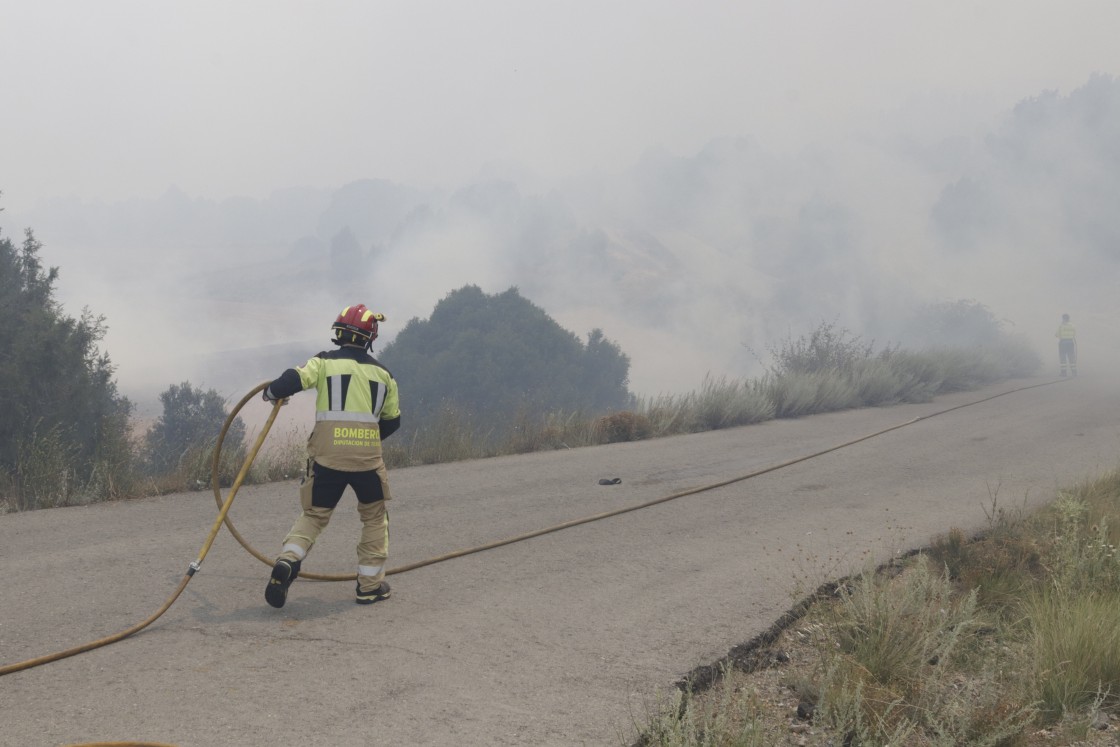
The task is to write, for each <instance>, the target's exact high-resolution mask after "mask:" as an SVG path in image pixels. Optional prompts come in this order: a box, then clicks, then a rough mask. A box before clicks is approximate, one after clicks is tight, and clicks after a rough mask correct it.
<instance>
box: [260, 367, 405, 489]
mask: <svg viewBox="0 0 1120 747" xmlns="http://www.w3.org/2000/svg"><path fill="white" fill-rule="evenodd" d="M312 387H314V388H315V391H316V394H315V427H314V428H313V429H312V431H311V437H310V438H309V439H308V441H307V454H308V456H310V457H311V458H312V459H314V460H315V461H316V462H317V463H318V464H321V465H323V466H324V467H330V468H331V469H338V470H343V471H346V472H359V471H364V470H370V469H376V468H377V467H378V466H380V464H381V439H382V438H387V437H388V436H389V435H390V434H392V433H393V432H394V431H396V430H397V428H399V427H400V417H401V412H400V404H399V401H398V394H397V382H396V380H395V379H394V378H393V375H392V374H391V373H389V371H388V369H386V368H385V367H384V366H382V365H381V364H380V363H378V362H377V361H376V360H375V359H374V358H373V356H371V355H370V354H369V353H367V352H366V351H365V350H364V349H362V348H359V347H355V346H352V345H343V346H342V347H340V348H339V349H338V350H331V351H325V352H322V353H319V354H318V355H316V356H315V357H314V358H311V359H310V360H308V361H307V363H305V364H303V365H302V366H300V367H299V368H294V369H293V368H289V369H288V370H287V371H285V372H284V373H282V374H281V375H280V377H279V378H278V379H276V380H275V381H273V382H272V383H271V384H269V393H270V394H271V395H272V396H273V397H275V398H277V399H282V398H284V397H290V396H291V395H293V394H295V393H297V392H300V391H303V390H305V389H311V388H312Z"/></svg>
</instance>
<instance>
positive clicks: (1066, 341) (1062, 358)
mask: <svg viewBox="0 0 1120 747" xmlns="http://www.w3.org/2000/svg"><path fill="white" fill-rule="evenodd" d="M1054 336H1055V337H1057V338H1058V365H1059V366H1060V368H1061V375H1062V376H1065V375H1066V369H1067V366H1068V369H1069V373H1071V374H1073V375H1074V376H1076V375H1077V330H1076V329H1074V326H1073V324H1072V323H1071V322H1070V320H1069V314H1062V323H1061V324H1060V325H1058V331H1057V332H1055V333H1054Z"/></svg>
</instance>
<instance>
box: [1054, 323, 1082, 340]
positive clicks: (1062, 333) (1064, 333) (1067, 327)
mask: <svg viewBox="0 0 1120 747" xmlns="http://www.w3.org/2000/svg"><path fill="white" fill-rule="evenodd" d="M1054 337H1057V338H1058V339H1059V340H1073V339H1076V338H1077V330H1076V329H1074V328H1073V325H1072V324H1070V323H1069V322H1066V323H1064V324H1060V325H1058V331H1057V332H1055V333H1054Z"/></svg>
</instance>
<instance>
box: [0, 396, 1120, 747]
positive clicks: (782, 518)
mask: <svg viewBox="0 0 1120 747" xmlns="http://www.w3.org/2000/svg"><path fill="white" fill-rule="evenodd" d="M1045 381H1050V380H1043V379H1036V380H1030V381H1017V382H1006V383H1003V384H1000V385H996V386H993V387H989V388H987V389H985V390H982V391H979V392H968V393H961V394H956V395H952V396H947V397H941V398H939V399H938V400H936V401H935V402H932V403H929V404H923V405H905V406H898V407H891V408H874V409H866V410H858V411H851V412H843V413H832V414H827V415H817V416H812V417H807V418H803V419H799V420H787V421H775V422H769V423H765V424H761V425H756V426H749V427H744V428H737V429H731V430H725V431H718V432H710V433H703V434H696V435H691V436H681V437H675V438H666V439H658V440H651V441H646V442H641V443H631V444H616V445H611V446H603V447H596V448H584V449H574V450H566V451H554V452H548V453H539V454H530V455H524V456H517V457H503V458H497V459H490V460H479V461H474V462H465V463H459V464H447V465H438V466H433V467H423V468H412V469H399V470H393V471H391V473H390V478H391V481H392V486H393V495H394V500H393V502H392V504H391V506H390V518H391V526H392V546H391V556H392V557H391V562H390V566H398V565H402V564H405V563H411V562H413V561H417V560H421V559H424V558H429V557H432V556H436V555H440V554H443V553H446V552H449V551H452V550H456V549H459V548H463V547H470V546H475V545H478V544H481V543H485V542H488V541H491V540H494V539H500V538H503V537H509V536H513V535H517V534H520V533H523V532H526V531H529V530H533V529H537V528H541V527H545V526H550V525H553V524H556V523H559V522H562V521H566V520H569V519H574V518H579V517H582V516H587V515H591V514H596V513H599V512H603V511H607V510H609V509H612V508H616V507H621V506H626V505H631V504H637V503H642V502H644V501H648V500H651V499H655V498H659V497H661V496H665V495H669V494H672V493H676V492H679V491H682V490H686V489H689V488H694V487H698V486H702V485H706V484H711V483H715V482H718V481H721V480H727V479H730V478H735V477H739V476H741V475H745V474H747V473H750V472H752V471H754V470H757V469H759V468H762V467H766V466H768V465H773V464H778V463H781V462H784V461H786V460H789V459H791V458H794V457H798V456H801V455H805V454H809V453H814V452H817V451H821V450H824V449H827V448H829V447H832V446H836V445H838V444H841V443H844V442H847V441H850V440H852V439H855V438H858V437H861V436H865V435H867V434H870V433H873V432H876V431H879V430H881V429H883V428H887V427H890V426H894V425H898V424H901V423H905V422H907V421H909V420H911V419H913V418H915V417H918V416H922V415H929V414H931V413H936V412H939V411H943V410H945V409H947V408H950V407H953V406H955V405H959V404H963V403H966V402H971V401H975V400H980V399H983V398H984V397H988V396H991V395H993V394H997V393H999V392H1007V391H1010V390H1012V389H1016V388H1019V387H1023V386H1026V385H1032V384H1040V383H1043V382H1045ZM262 406H263V405H262ZM281 421H283V416H282V418H281ZM277 427H283V422H281V423H280V424H279V425H278V426H277ZM1118 455H1120V387H1117V386H1116V385H1115V384H1114V382H1113V381H1112V380H1111V379H1110V378H1107V377H1104V376H1101V377H1099V378H1096V379H1094V378H1093V377H1091V376H1084V375H1083V376H1082V377H1081V378H1079V379H1074V380H1070V381H1062V382H1061V383H1053V384H1051V385H1046V386H1041V387H1036V388H1031V389H1026V390H1023V391H1017V392H1013V393H1009V394H1006V395H1005V396H1001V397H997V398H995V399H991V400H989V401H987V402H982V403H980V404H976V405H974V406H971V407H966V408H963V409H958V410H954V411H952V412H947V413H945V414H942V415H938V416H936V417H933V418H930V419H925V420H920V421H918V422H916V423H913V424H912V425H908V426H906V427H904V428H901V429H897V430H894V431H891V432H889V433H887V434H884V435H881V436H877V437H875V438H872V439H869V440H866V441H862V442H860V443H857V444H854V445H852V446H849V447H846V448H843V449H840V450H838V451H833V452H830V453H828V454H825V455H823V456H820V457H817V458H814V459H810V460H808V461H804V462H800V463H798V464H794V465H791V466H788V467H785V468H783V469H780V470H777V471H774V472H770V473H767V474H764V475H761V476H759V477H755V478H752V479H749V480H745V481H741V482H736V483H734V484H732V485H728V486H725V487H722V488H718V489H715V490H711V491H706V492H701V493H698V494H695V495H691V496H687V497H684V498H680V499H678V500H673V501H670V502H667V503H662V504H660V505H657V506H654V507H651V508H647V509H643V510H640V511H635V512H630V513H626V514H622V515H620V516H616V517H614V518H610V519H605V520H602V521H597V522H594V523H589V524H584V525H581V526H577V527H573V528H569V529H565V530H562V531H559V532H555V533H551V534H547V535H544V536H541V537H537V538H534V539H531V540H527V541H524V542H520V543H517V544H514V545H509V546H506V547H501V548H498V549H493V550H488V551H485V552H482V553H478V554H473V555H468V556H466V557H462V558H457V559H453V560H449V561H447V562H443V563H439V564H436V565H431V566H428V567H425V568H421V569H418V570H415V571H410V572H407V573H402V574H397V575H394V576H392V577H391V579H390V580H391V582H392V585H393V596H392V598H391V599H390V600H388V601H386V602H384V603H379V604H375V605H372V606H369V607H365V606H358V605H355V604H354V602H353V584H351V583H324V582H306V581H300V582H297V583H296V584H295V585H294V586H293V587H292V591H291V594H290V597H289V601H288V604H287V606H286V607H284V608H283V609H282V610H275V609H272V608H271V607H269V606H267V605H266V604H265V603H264V599H263V590H264V586H265V582H266V579H267V576H268V567H267V566H265V565H264V564H262V563H260V562H259V561H257V560H256V559H254V558H252V557H251V556H250V555H249V554H247V553H246V552H245V551H244V550H243V549H242V548H241V547H240V545H238V544H237V543H236V542H235V541H234V540H233V538H232V537H231V536H230V534H229V533H228V532H226V531H225V530H223V531H222V532H221V534H220V535H219V536H218V538H217V541H216V542H215V543H214V546H213V549H212V550H211V552H210V554H209V555H208V557H207V558H206V561H205V562H204V564H203V566H202V569H201V571H200V572H199V573H198V574H197V575H196V576H195V577H194V578H193V580H192V581H191V583H190V585H189V586H188V587H187V589H186V591H185V592H184V593H183V595H182V596H181V597H180V598H179V601H178V602H176V603H175V605H173V606H172V607H171V609H170V610H169V611H168V612H167V613H166V614H165V615H164V616H163V617H161V618H160V619H159V620H157V621H156V622H155V623H154V624H153V625H152V626H151V627H149V628H147V629H146V630H144V631H142V632H140V633H139V634H137V635H135V636H133V637H130V638H128V639H126V640H124V641H121V642H119V643H115V644H113V645H110V646H107V647H104V648H100V649H97V650H94V651H91V652H88V653H84V654H80V655H78V656H75V657H71V658H68V659H64V660H61V661H58V662H53V663H50V664H46V665H43V666H39V667H36V668H33V669H30V670H26V671H22V672H17V673H15V674H10V675H7V676H5V677H0V713H2V722H0V744H3V745H12V746H13V747H15V746H18V747H34V746H37V745H60V744H67V743H74V742H96V741H152V742H161V743H169V744H174V745H179V746H180V747H212V746H214V745H246V746H252V745H272V744H277V743H280V744H293V743H298V744H303V745H331V746H332V747H333V746H344V747H345V746H348V745H553V744H555V745H579V744H590V745H602V744H607V745H610V744H626V743H629V742H630V741H631V740H632V738H633V737H634V736H635V731H634V724H635V723H644V722H645V720H646V714H647V713H648V712H649V711H650V710H652V709H654V708H655V707H656V706H657V703H658V702H659V700H660V699H663V698H664V697H665V696H666V693H667V692H668V691H669V689H670V687H671V684H672V683H673V682H674V681H675V680H677V679H678V678H679V677H680V676H682V675H683V674H685V673H686V672H688V671H689V670H691V669H692V668H693V667H695V666H697V665H700V664H705V663H709V662H711V661H713V660H715V659H718V658H719V657H721V656H723V655H724V654H726V653H727V651H728V649H729V648H731V647H732V646H734V645H735V644H737V643H740V642H743V641H746V640H748V639H750V638H752V637H753V636H754V635H756V634H757V633H759V632H761V631H762V630H764V629H766V628H767V627H768V626H769V625H770V624H771V623H772V622H773V621H774V620H775V619H777V617H778V616H779V615H780V614H781V613H782V612H784V611H785V610H787V609H788V608H789V607H791V606H792V605H793V604H794V602H795V601H797V599H799V598H801V596H803V595H804V594H805V593H806V592H807V591H808V590H810V589H812V588H814V587H815V586H816V585H818V584H819V583H821V582H823V581H826V580H829V579H833V578H837V577H839V576H842V575H844V574H846V573H849V572H852V571H855V570H858V569H860V568H861V567H866V566H867V565H868V564H872V563H875V562H879V561H882V560H884V559H886V558H887V557H889V556H890V555H891V554H893V553H899V552H903V551H905V550H908V549H910V548H913V547H919V546H923V545H925V544H926V543H928V542H929V540H930V539H931V537H933V536H934V535H936V534H938V533H940V532H943V531H945V530H947V529H948V528H950V527H951V526H956V527H961V528H965V529H973V528H981V527H983V526H984V525H985V523H986V514H987V513H990V512H991V511H992V510H993V502H994V505H995V507H996V508H1003V509H1004V510H1015V509H1017V508H1019V507H1022V506H1024V505H1033V504H1036V503H1038V502H1042V501H1045V500H1048V499H1049V498H1051V497H1052V496H1053V494H1054V491H1055V490H1056V488H1058V487H1060V486H1064V485H1069V484H1072V483H1073V482H1075V481H1077V480H1080V479H1083V478H1087V477H1091V476H1094V475H1097V474H1099V473H1101V472H1104V471H1106V470H1111V469H1114V468H1116V467H1117V466H1118V461H1120V460H1118ZM602 477H619V478H621V480H622V482H621V484H619V485H613V486H609V487H604V486H600V485H599V484H598V480H599V479H600V478H602ZM297 511H298V509H297V487H296V484H295V483H294V482H288V483H278V484H271V485H264V486H250V487H247V488H243V489H242V490H241V491H240V492H239V493H238V496H237V499H236V501H235V502H234V505H233V508H232V511H231V517H232V518H233V520H234V522H235V524H236V526H237V527H238V529H239V530H241V531H242V533H243V534H245V536H246V537H247V538H248V539H249V540H250V541H251V542H252V543H253V544H254V545H255V546H257V547H258V548H260V549H261V550H263V551H265V552H267V553H269V554H271V553H273V552H275V551H277V550H278V548H279V544H280V541H281V539H282V538H283V536H284V534H285V532H286V530H287V529H288V527H289V526H290V525H291V523H292V521H293V520H294V519H295V517H296V514H297ZM215 516H216V508H215V505H214V500H213V496H212V495H211V494H210V493H209V492H200V493H190V494H179V495H168V496H162V497H155V498H149V499H143V500H137V501H130V502H126V503H112V504H102V505H97V506H90V507H77V508H65V509H53V510H47V511H36V512H30V513H24V514H8V515H4V516H0V609H2V612H0V665H4V664H11V663H14V662H19V661H23V660H26V659H30V658H33V657H36V656H40V655H43V654H48V653H51V652H54V651H59V650H62V649H66V648H70V647H72V646H75V645H78V644H81V643H84V642H87V641H91V640H94V639H98V638H102V637H104V636H107V635H110V634H113V633H117V632H119V631H121V630H124V629H126V628H128V627H130V626H132V625H133V624H135V623H137V622H139V621H141V620H143V619H145V618H146V617H147V616H149V615H150V614H151V613H153V612H154V611H155V610H156V609H157V608H158V607H159V605H160V604H161V603H162V602H163V601H164V600H165V599H166V598H167V597H168V595H169V594H170V593H171V592H172V590H173V589H174V588H175V586H176V584H177V583H178V581H179V579H180V578H181V577H182V575H183V573H184V572H185V571H186V569H187V566H188V564H189V563H190V562H191V561H192V560H193V559H194V558H195V557H197V555H198V553H199V550H200V548H201V547H202V544H203V541H204V540H205V538H206V534H207V532H208V530H209V528H210V526H211V524H212V522H213V520H214V518H215ZM358 526H359V522H358V517H357V513H356V511H355V510H354V502H353V500H352V498H349V497H348V498H347V499H344V501H343V506H342V507H341V508H340V509H339V510H338V511H337V512H336V515H335V518H334V520H333V522H332V524H331V526H330V527H328V529H327V531H326V533H325V535H324V537H323V538H322V540H321V541H320V543H319V545H317V546H316V548H315V549H314V551H313V553H312V555H311V556H310V559H309V560H308V561H307V562H306V563H305V569H306V570H309V571H317V572H323V573H348V572H351V571H352V570H353V568H354V564H355V556H354V549H353V544H354V542H355V541H356V538H357V533H358Z"/></svg>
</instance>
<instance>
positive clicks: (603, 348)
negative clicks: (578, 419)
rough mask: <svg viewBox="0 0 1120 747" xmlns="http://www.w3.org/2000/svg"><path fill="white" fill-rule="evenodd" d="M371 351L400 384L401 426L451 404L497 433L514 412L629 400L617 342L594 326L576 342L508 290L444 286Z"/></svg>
mask: <svg viewBox="0 0 1120 747" xmlns="http://www.w3.org/2000/svg"><path fill="white" fill-rule="evenodd" d="M380 357H381V359H382V361H383V362H384V363H385V365H386V366H388V368H389V369H390V370H391V371H392V372H393V375H394V376H395V377H397V379H398V380H399V381H400V382H401V388H402V392H403V396H404V397H405V398H406V399H405V401H404V408H405V409H406V411H407V412H408V413H409V415H408V417H407V418H406V426H407V425H408V424H409V423H414V422H419V423H421V424H423V423H425V422H426V421H429V420H430V419H432V418H433V417H434V416H435V415H437V414H438V413H439V412H440V411H441V410H443V409H445V408H448V407H451V408H454V409H455V410H457V411H459V412H461V413H463V414H464V415H465V416H468V417H469V418H470V419H471V422H472V425H473V426H474V428H475V430H476V432H478V433H482V432H490V433H492V434H493V435H495V436H498V435H502V434H503V433H504V432H505V429H506V427H507V425H508V423H509V422H510V420H511V419H513V418H514V417H515V416H517V415H525V414H528V415H540V414H545V413H548V412H555V411H567V412H576V411H580V412H584V413H586V414H589V415H590V414H595V413H601V412H605V411H607V410H610V409H615V408H623V407H626V406H628V405H629V404H630V401H631V394H630V392H629V391H628V389H627V385H628V376H629V370H630V359H629V358H628V357H627V356H626V355H625V354H624V353H622V351H621V349H620V348H619V347H618V345H616V344H615V343H613V342H611V341H610V340H608V339H607V338H606V337H605V335H604V334H603V332H602V330H598V329H596V330H593V331H592V332H591V333H590V334H589V335H588V341H587V345H586V346H585V345H584V344H583V343H582V342H581V341H580V339H579V338H578V337H577V336H576V335H574V334H572V333H571V332H569V331H567V330H565V329H563V328H562V327H561V326H560V325H559V324H557V323H556V322H555V321H554V320H553V319H552V318H551V317H550V316H548V314H546V313H545V312H544V311H543V310H542V309H541V308H539V307H537V306H535V305H534V304H532V303H531V302H529V301H528V300H526V299H525V298H523V297H522V296H521V295H520V294H519V293H518V291H517V289H516V288H510V289H509V290H507V291H505V292H504V293H499V294H495V295H487V294H485V293H483V292H482V290H480V289H479V288H478V287H477V286H473V285H468V286H465V287H463V288H460V289H458V290H455V291H452V292H451V293H449V294H448V295H447V296H446V297H445V298H444V299H443V300H442V301H440V302H439V303H438V304H436V307H435V308H434V309H433V311H432V315H431V317H430V318H429V319H428V320H420V319H415V318H414V319H412V320H410V321H409V322H408V324H406V325H405V327H404V329H402V330H401V332H400V333H399V334H398V335H397V337H396V339H395V340H394V341H393V342H392V343H390V344H389V345H387V346H386V347H385V349H384V350H383V351H382V353H381V356H380Z"/></svg>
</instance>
